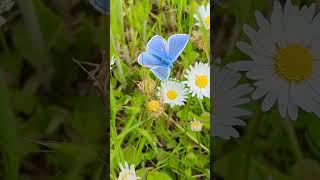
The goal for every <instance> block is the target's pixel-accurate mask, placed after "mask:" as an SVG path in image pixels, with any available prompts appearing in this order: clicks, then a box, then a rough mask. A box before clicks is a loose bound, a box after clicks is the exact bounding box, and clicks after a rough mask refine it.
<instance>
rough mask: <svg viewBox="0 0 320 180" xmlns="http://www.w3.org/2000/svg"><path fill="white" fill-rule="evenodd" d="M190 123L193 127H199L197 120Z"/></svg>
mask: <svg viewBox="0 0 320 180" xmlns="http://www.w3.org/2000/svg"><path fill="white" fill-rule="evenodd" d="M191 125H192V127H194V128H198V127H200V123H199V122H197V121H193V122H192V123H191Z"/></svg>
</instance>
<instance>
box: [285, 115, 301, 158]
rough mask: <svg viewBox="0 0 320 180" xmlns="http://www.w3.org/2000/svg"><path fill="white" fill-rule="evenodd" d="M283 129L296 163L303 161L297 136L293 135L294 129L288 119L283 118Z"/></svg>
mask: <svg viewBox="0 0 320 180" xmlns="http://www.w3.org/2000/svg"><path fill="white" fill-rule="evenodd" d="M281 122H282V125H283V128H284V130H285V132H286V134H287V136H288V138H289V140H290V142H291V144H292V148H293V151H294V153H295V156H296V158H297V160H298V161H301V160H302V159H303V154H302V151H301V148H300V146H299V142H298V139H297V135H296V133H295V130H294V127H293V125H292V123H291V122H290V120H289V119H288V118H284V119H283V120H282V121H281Z"/></svg>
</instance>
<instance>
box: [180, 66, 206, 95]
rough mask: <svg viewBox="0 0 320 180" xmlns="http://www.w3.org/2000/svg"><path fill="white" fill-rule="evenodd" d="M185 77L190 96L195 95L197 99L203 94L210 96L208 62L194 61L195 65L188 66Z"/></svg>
mask: <svg viewBox="0 0 320 180" xmlns="http://www.w3.org/2000/svg"><path fill="white" fill-rule="evenodd" d="M185 77H186V78H187V79H188V81H186V82H185V83H186V85H187V86H188V87H189V91H190V93H191V94H192V96H195V95H197V97H198V98H199V99H203V96H205V97H208V98H210V66H209V64H207V63H205V64H203V63H201V62H196V63H195V66H194V67H192V66H190V69H188V70H187V74H186V75H185Z"/></svg>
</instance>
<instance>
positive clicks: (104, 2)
mask: <svg viewBox="0 0 320 180" xmlns="http://www.w3.org/2000/svg"><path fill="white" fill-rule="evenodd" d="M90 4H91V5H92V6H93V7H94V8H95V9H97V10H98V11H100V12H102V13H107V12H109V0H90Z"/></svg>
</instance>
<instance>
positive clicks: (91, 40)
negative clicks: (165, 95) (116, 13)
mask: <svg viewBox="0 0 320 180" xmlns="http://www.w3.org/2000/svg"><path fill="white" fill-rule="evenodd" d="M2 15H3V16H4V17H5V18H6V19H7V23H6V24H4V25H3V26H1V27H0V152H1V156H0V179H4V180H11V179H12V180H14V179H23V180H29V179H30V180H31V179H32V180H44V179H45V180H51V179H52V180H55V179H57V180H63V179H68V180H69V179H70V180H72V179H75V180H81V179H101V178H102V177H105V176H106V172H105V168H106V166H107V164H108V161H106V158H105V156H106V153H107V148H106V143H107V123H106V112H105V108H104V105H103V103H102V100H101V97H100V96H99V93H98V92H97V88H96V87H95V86H94V85H93V81H92V80H90V79H88V74H87V73H86V72H85V71H83V70H82V69H81V68H80V67H79V66H78V65H77V64H76V63H75V62H74V61H73V60H72V59H73V58H75V59H77V60H78V61H87V62H91V63H96V64H100V63H101V60H102V53H103V52H104V51H105V49H106V45H107V42H109V40H108V39H107V33H106V32H107V29H106V27H107V26H106V24H107V23H108V22H107V20H106V16H104V15H103V14H101V13H99V12H98V11H96V10H95V9H94V8H93V7H92V6H91V5H90V4H89V2H88V1H87V0H68V1H65V0H43V1H42V0H19V1H16V4H15V5H14V7H13V8H12V9H11V10H10V11H7V12H5V13H4V14H2ZM87 68H88V71H91V70H98V71H99V68H98V69H94V67H90V66H89V67H87ZM90 68H91V69H90ZM92 68H93V69H92Z"/></svg>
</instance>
